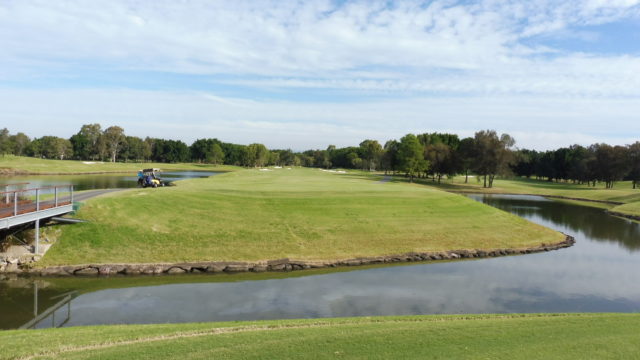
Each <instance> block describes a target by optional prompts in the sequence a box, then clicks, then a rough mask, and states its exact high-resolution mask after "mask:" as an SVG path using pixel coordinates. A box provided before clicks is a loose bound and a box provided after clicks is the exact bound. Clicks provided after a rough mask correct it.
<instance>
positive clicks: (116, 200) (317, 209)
mask: <svg viewBox="0 0 640 360" xmlns="http://www.w3.org/2000/svg"><path fill="white" fill-rule="evenodd" d="M379 179H380V177H379V176H375V175H369V174H363V173H349V174H339V173H329V172H323V171H319V170H318V169H293V170H287V169H275V170H272V171H259V170H257V169H256V170H241V171H237V172H232V173H227V174H223V175H218V176H214V177H211V178H207V179H193V180H185V181H181V182H179V184H178V186H176V187H170V188H160V189H133V190H129V191H124V192H121V193H116V194H113V195H108V196H105V197H102V198H97V199H94V200H91V201H89V202H87V204H86V205H85V206H84V207H83V208H82V210H81V211H80V213H79V214H78V217H79V218H82V219H87V220H89V221H90V222H91V223H87V224H78V225H73V226H64V227H63V228H62V235H61V236H60V239H61V240H60V241H59V242H58V243H57V244H56V245H54V246H53V248H52V249H51V250H50V251H49V252H48V253H47V255H46V256H45V258H44V260H43V261H42V262H40V265H57V264H82V263H92V262H98V263H117V262H180V261H214V260H215V261H224V260H236V261H256V260H266V259H278V258H284V257H289V258H295V259H301V260H302V259H304V260H338V259H345V258H353V257H358V256H379V255H389V254H398V253H404V252H410V251H441V250H452V249H494V248H518V247H529V246H537V245H539V244H540V243H547V244H549V243H554V242H559V241H562V240H563V239H564V237H563V235H562V234H559V233H557V232H555V231H552V230H549V229H547V228H544V227H542V226H539V225H535V224H532V223H530V222H528V221H526V220H524V219H521V218H519V217H517V216H514V215H510V214H508V213H506V212H503V211H500V210H497V209H494V208H491V207H489V206H486V205H483V204H480V203H478V202H475V201H472V200H470V199H467V198H465V197H464V196H460V195H455V194H450V193H447V192H443V191H440V190H437V189H433V188H427V187H424V186H421V185H412V184H405V183H379V182H378V180H379Z"/></svg>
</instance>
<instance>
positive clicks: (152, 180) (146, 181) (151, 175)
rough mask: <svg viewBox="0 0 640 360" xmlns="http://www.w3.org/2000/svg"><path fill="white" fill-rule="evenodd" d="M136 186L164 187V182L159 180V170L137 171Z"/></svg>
mask: <svg viewBox="0 0 640 360" xmlns="http://www.w3.org/2000/svg"><path fill="white" fill-rule="evenodd" d="M138 186H140V187H143V188H146V187H154V188H156V187H158V186H164V182H163V181H162V179H160V169H155V168H154V169H143V170H138Z"/></svg>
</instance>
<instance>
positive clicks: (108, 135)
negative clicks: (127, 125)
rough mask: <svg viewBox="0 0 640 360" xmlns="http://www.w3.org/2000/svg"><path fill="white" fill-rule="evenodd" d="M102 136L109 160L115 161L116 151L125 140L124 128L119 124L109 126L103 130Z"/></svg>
mask: <svg viewBox="0 0 640 360" xmlns="http://www.w3.org/2000/svg"><path fill="white" fill-rule="evenodd" d="M102 136H103V137H104V141H105V145H106V147H107V151H108V152H109V156H110V159H111V162H116V159H117V157H118V152H119V151H120V150H121V149H122V147H123V145H124V141H125V135H124V129H123V128H121V127H120V126H110V127H108V128H106V129H105V130H104V133H102Z"/></svg>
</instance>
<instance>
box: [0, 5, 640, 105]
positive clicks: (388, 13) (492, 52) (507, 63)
mask: <svg viewBox="0 0 640 360" xmlns="http://www.w3.org/2000/svg"><path fill="white" fill-rule="evenodd" d="M638 4H639V2H638V1H635V0H618V1H604V0H590V1H586V2H585V1H577V0H575V1H560V0H539V1H513V0H512V1H505V0H499V1H498V0H484V1H475V2H473V1H472V2H470V3H468V2H461V3H458V2H454V1H445V0H436V1H432V2H429V3H422V2H417V1H403V2H398V3H393V4H392V5H388V3H387V2H382V1H351V2H346V3H344V4H342V3H339V4H338V3H333V2H330V1H311V2H288V1H287V2H284V1H221V2H210V1H191V2H188V3H187V2H176V1H168V0H167V1H154V2H147V3H139V2H130V1H125V0H121V1H109V2H103V3H100V6H96V4H95V3H92V2H86V1H81V0H61V1H55V2H45V1H19V2H4V3H2V4H0V44H1V45H2V53H1V54H0V65H4V66H3V68H4V70H0V78H5V79H6V78H8V77H9V78H10V77H12V76H13V77H14V79H15V77H16V76H18V77H19V78H20V79H23V78H24V77H25V75H24V73H25V72H26V71H27V70H29V69H30V70H31V71H33V72H34V73H35V75H34V76H46V75H48V74H47V71H51V70H52V68H51V67H50V66H46V65H42V63H43V62H48V63H54V64H57V66H58V67H57V68H55V70H56V71H61V69H60V67H63V68H64V67H65V66H66V67H67V69H66V71H68V72H73V68H74V67H75V66H76V65H77V64H78V63H82V64H84V65H85V66H93V67H96V68H98V69H99V68H102V67H107V68H110V69H130V70H157V71H167V72H175V73H195V74H225V75H248V76H255V75H257V76H258V78H255V79H252V80H251V81H250V82H251V83H255V84H257V85H259V86H265V85H269V86H275V87H280V86H284V87H298V86H300V87H302V88H304V87H309V86H312V87H315V86H318V84H321V86H320V87H325V88H338V89H345V88H346V89H353V90H362V89H365V90H371V89H374V90H385V91H398V90H400V91H436V92H444V93H447V92H448V93H452V92H453V93H461V94H465V93H467V92H471V93H481V94H487V93H489V94H492V93H497V94H498V95H504V94H511V93H535V94H547V95H557V94H569V95H572V96H573V95H587V96H594V95H595V96H638V95H640V88H639V87H638V86H637V84H638V83H639V82H640V71H638V67H639V65H638V64H639V63H640V59H639V58H638V57H637V56H631V55H625V54H620V55H609V56H607V57H603V56H599V55H594V54H591V55H589V54H579V53H576V54H574V53H567V52H566V51H561V50H559V49H552V48H549V47H545V46H543V45H526V44H525V42H523V41H524V40H526V39H528V38H530V37H532V36H538V35H541V34H551V35H553V34H556V35H557V34H561V33H563V32H564V33H565V34H571V27H572V26H585V25H597V24H601V23H605V22H612V21H617V20H620V19H629V18H638V17H639V14H640V6H639V5H638ZM582 34H583V35H584V34H586V33H585V32H583V33H582ZM589 36H591V37H593V36H596V35H594V34H591V33H589ZM546 55H552V57H551V58H550V57H548V56H546ZM34 61H36V62H38V63H39V64H33V62H34ZM25 62H27V63H25ZM18 70H19V71H20V72H17V71H18ZM3 72H4V74H3ZM63 72H64V70H63ZM451 72H453V74H454V75H455V76H450V75H451ZM16 74H19V75H16ZM282 78H285V79H288V80H287V81H282V80H281V79H282ZM318 80H319V81H318Z"/></svg>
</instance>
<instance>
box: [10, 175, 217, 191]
mask: <svg viewBox="0 0 640 360" xmlns="http://www.w3.org/2000/svg"><path fill="white" fill-rule="evenodd" d="M217 174H220V172H212V171H167V172H162V173H161V174H160V175H161V176H160V177H161V178H162V179H163V180H164V181H165V182H172V181H177V180H184V179H192V178H204V177H209V176H213V175H217ZM137 181H138V175H137V173H136V172H132V173H131V174H96V175H24V176H0V184H16V183H28V185H23V186H22V187H23V188H25V187H26V188H29V189H30V188H37V187H42V186H53V185H74V190H75V191H82V190H96V189H115V188H134V187H137V185H138V183H137Z"/></svg>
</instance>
